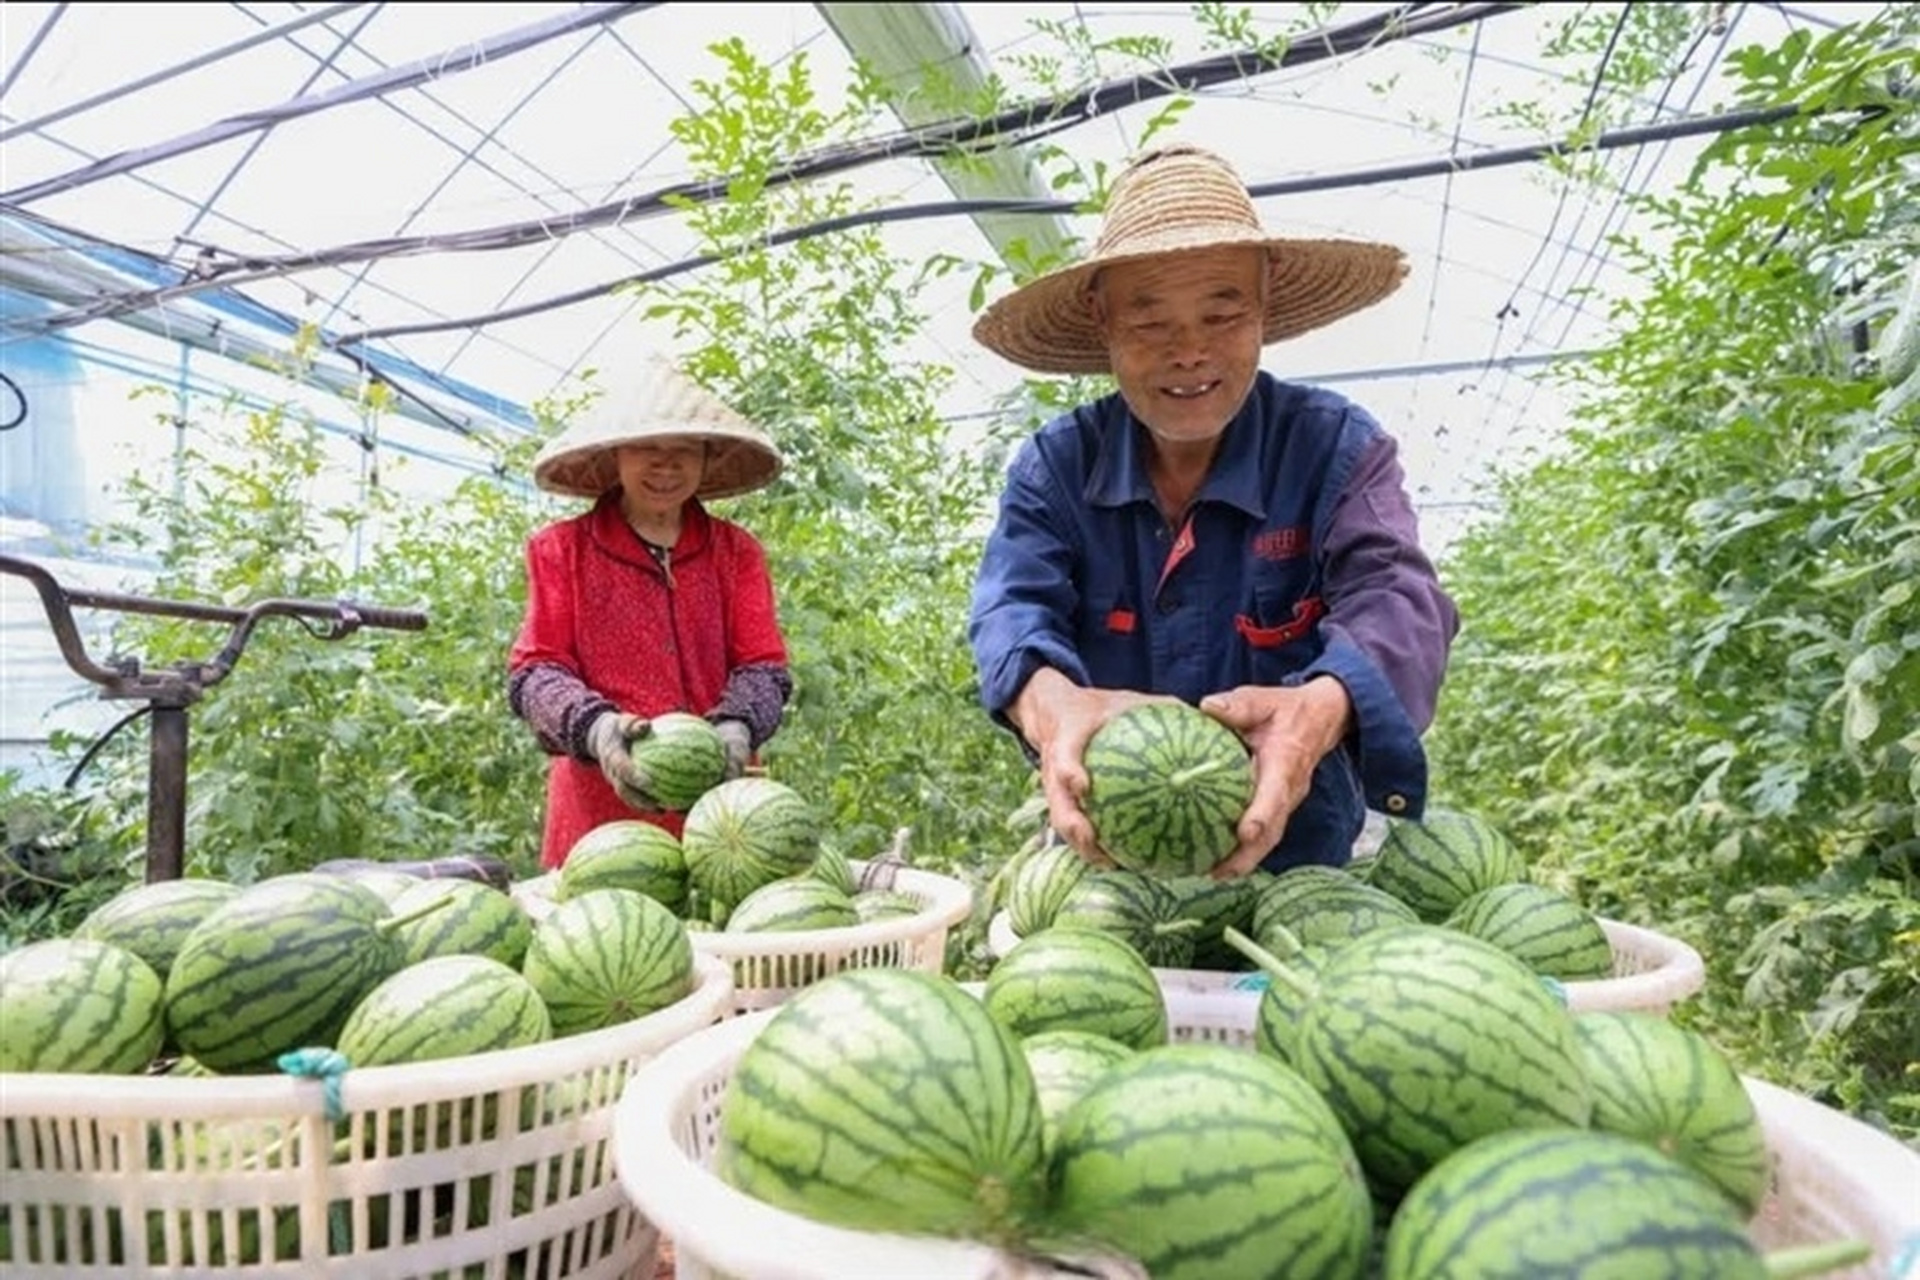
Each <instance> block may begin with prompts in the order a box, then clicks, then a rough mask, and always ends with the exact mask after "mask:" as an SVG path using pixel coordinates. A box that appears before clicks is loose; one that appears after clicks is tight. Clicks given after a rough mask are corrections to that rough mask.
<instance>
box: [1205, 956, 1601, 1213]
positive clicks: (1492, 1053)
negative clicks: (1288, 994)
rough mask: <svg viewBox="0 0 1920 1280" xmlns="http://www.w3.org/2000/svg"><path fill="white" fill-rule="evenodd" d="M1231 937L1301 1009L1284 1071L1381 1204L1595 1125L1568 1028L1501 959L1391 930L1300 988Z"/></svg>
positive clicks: (1562, 1012)
mask: <svg viewBox="0 0 1920 1280" xmlns="http://www.w3.org/2000/svg"><path fill="white" fill-rule="evenodd" d="M1229 936H1230V937H1232V938H1233V939H1234V941H1235V945H1236V946H1240V947H1243V949H1244V953H1245V954H1246V955H1247V956H1248V957H1249V958H1250V959H1252V960H1254V961H1255V962H1256V963H1258V964H1259V965H1260V966H1261V968H1263V969H1265V970H1266V971H1267V972H1268V973H1269V974H1270V975H1271V976H1272V980H1273V981H1274V982H1287V983H1290V984H1291V985H1293V986H1294V988H1295V990H1296V992H1297V993H1299V994H1301V995H1302V996H1304V1003H1303V1004H1302V1006H1301V1009H1300V1012H1299V1016H1298V1018H1297V1020H1296V1022H1295V1025H1294V1033H1293V1042H1292V1044H1291V1045H1290V1046H1288V1049H1289V1054H1288V1057H1289V1060H1290V1061H1291V1062H1292V1064H1293V1066H1294V1067H1295V1069H1297V1070H1298V1071H1299V1072H1300V1075H1301V1076H1302V1078H1304V1079H1305V1080H1306V1081H1307V1083H1308V1084H1310V1085H1312V1086H1313V1087H1314V1088H1315V1089H1316V1090H1318V1091H1319V1092H1320V1094H1321V1095H1322V1096H1323V1097H1325V1098H1326V1099H1327V1101H1328V1103H1329V1104H1331V1105H1332V1107H1333V1109H1334V1113H1335V1114H1336V1115H1338V1116H1339V1117H1340V1121H1341V1123H1342V1124H1343V1125H1344V1126H1345V1127H1346V1130H1347V1132H1348V1133H1349V1134H1350V1135H1352V1137H1353V1141H1354V1147H1355V1149H1356V1150H1357V1151H1358V1152H1359V1153H1360V1160H1361V1163H1362V1164H1363V1165H1364V1166H1365V1168H1366V1170H1367V1175H1368V1178H1369V1180H1370V1181H1371V1182H1372V1183H1373V1184H1374V1186H1375V1189H1376V1191H1378V1192H1379V1193H1380V1194H1381V1196H1382V1198H1383V1199H1388V1200H1391V1199H1392V1198H1393V1197H1394V1196H1396V1195H1398V1194H1400V1193H1403V1192H1404V1191H1405V1190H1406V1189H1407V1188H1408V1187H1410V1186H1412V1185H1413V1184H1414V1182H1415V1181H1417V1180H1418V1179H1419V1177H1420V1176H1421V1175H1422V1174H1424V1173H1425V1172H1426V1171H1427V1170H1428V1169H1430V1168H1432V1167H1433V1166H1434V1165H1436V1164H1438V1163H1439V1162H1440V1161H1441V1160H1443V1159H1445V1158H1446V1157H1447V1156H1449V1155H1451V1154H1452V1153H1453V1152H1455V1151H1457V1150H1459V1149H1460V1148H1461V1147H1464V1146H1465V1145H1467V1144H1468V1143H1469V1142H1472V1141H1473V1140H1474V1139H1475V1138H1480V1137H1484V1136H1486V1135H1487V1134H1490V1133H1497V1132H1499V1131H1500V1130H1503V1129H1511V1128H1520V1127H1525V1126H1528V1125H1563V1126H1573V1127H1582V1128H1583V1127H1585V1126H1586V1124H1587V1123H1588V1121H1589V1120H1590V1118H1591V1117H1592V1113H1593V1093H1592V1089H1591V1086H1590V1085H1589V1084H1588V1081H1587V1074H1586V1066H1585V1064H1584V1062H1583V1061H1582V1060H1581V1055H1580V1047H1579V1040H1578V1037H1577V1035H1576V1034H1575V1031H1574V1026H1573V1023H1574V1019H1573V1015H1571V1014H1570V1013H1568V1011H1567V1010H1566V1008H1565V1007H1564V1006H1562V1005H1561V1004H1560V1002H1559V1001H1558V1000H1556V999H1555V998H1554V996H1553V995H1552V994H1551V993H1550V992H1549V991H1548V990H1547V989H1546V988H1545V987H1544V986H1543V985H1542V984H1541V982H1540V980H1539V978H1538V977H1536V976H1535V975H1534V973H1533V972H1532V971H1531V970H1529V969H1528V968H1527V967H1526V966H1525V965H1523V964H1521V963H1520V962H1519V961H1517V960H1515V959H1514V958H1513V957H1512V956H1510V955H1508V954H1507V953H1506V952H1504V951H1501V950H1500V949H1499V948H1498V947H1495V946H1492V945H1490V944H1488V943H1485V942H1482V941H1480V940H1479V939H1478V938H1472V937H1468V936H1467V935H1466V934H1463V933H1460V932H1457V931H1456V930H1452V929H1446V928H1442V927H1440V926H1437V925H1424V924H1410V925H1394V926H1390V927H1388V928H1384V929H1376V930H1374V931H1373V932H1371V933H1367V934H1363V935H1361V936H1360V937H1358V938H1355V939H1353V940H1352V941H1350V942H1346V943H1343V944H1341V945H1340V946H1339V947H1337V948H1335V949H1334V950H1332V951H1331V952H1329V953H1327V955H1326V958H1325V962H1324V963H1323V964H1322V965H1321V966H1320V970H1319V974H1318V975H1317V977H1316V978H1312V979H1302V978H1301V977H1300V975H1299V974H1298V973H1297V972H1296V971H1294V970H1292V969H1290V968H1289V967H1288V966H1287V965H1286V964H1285V963H1284V962H1282V961H1280V960H1278V959H1276V958H1275V957H1274V956H1272V955H1271V954H1270V953H1267V952H1265V951H1263V950H1262V949H1261V948H1259V947H1258V946H1256V945H1255V944H1253V943H1252V942H1251V941H1249V940H1248V939H1247V938H1246V937H1245V936H1244V935H1242V934H1239V933H1238V932H1237V931H1236V932H1234V933H1231V934H1229Z"/></svg>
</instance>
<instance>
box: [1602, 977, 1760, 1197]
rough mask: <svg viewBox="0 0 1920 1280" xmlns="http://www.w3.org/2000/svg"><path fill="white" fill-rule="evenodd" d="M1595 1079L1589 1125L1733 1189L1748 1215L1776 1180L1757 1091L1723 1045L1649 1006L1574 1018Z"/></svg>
mask: <svg viewBox="0 0 1920 1280" xmlns="http://www.w3.org/2000/svg"><path fill="white" fill-rule="evenodd" d="M1574 1029H1575V1030H1576V1032H1577V1033H1578V1034H1579V1037H1580V1055H1581V1059H1582V1061H1584V1062H1585V1063H1586V1068H1587V1078H1588V1080H1590V1081H1591V1082H1592V1085H1593V1122H1592V1127H1593V1128H1595V1129H1600V1130H1604V1131H1606V1132H1608V1133H1617V1134H1620V1135H1622V1136H1624V1137H1628V1138H1638V1139H1639V1140H1641V1141H1642V1142H1650V1143H1652V1144H1653V1145H1654V1146H1656V1147H1658V1148H1659V1149H1660V1150H1661V1151H1663V1152H1665V1153H1666V1154H1668V1155H1670V1156H1673V1157H1675V1158H1677V1159H1678V1160H1679V1161H1680V1162H1681V1163H1682V1164H1685V1165H1687V1166H1688V1167H1689V1168H1691V1169H1693V1170H1694V1171H1695V1172H1696V1173H1699V1174H1700V1175H1702V1176H1703V1177H1705V1178H1706V1179H1707V1180H1708V1181H1710V1182H1712V1183H1713V1184H1714V1185H1715V1186H1717V1187H1719V1188H1720V1190H1722V1191H1723V1192H1725V1193H1726V1195H1727V1198H1728V1199H1729V1200H1730V1201H1732V1202H1733V1205H1734V1207H1735V1208H1736V1209H1737V1210H1738V1211H1739V1213H1740V1215H1741V1216H1742V1217H1743V1218H1746V1217H1751V1216H1752V1215H1753V1214H1755V1213H1757V1212H1758V1211H1759V1209H1760V1205H1761V1202H1762V1201H1764V1200H1765V1199H1766V1197H1767V1192H1768V1191H1769V1190H1770V1189H1771V1188H1772V1184H1773V1159H1772V1156H1771V1153H1770V1152H1769V1151H1768V1149H1767V1137H1766V1132H1765V1130H1763V1129H1762V1128H1761V1125H1760V1116H1759V1113H1758V1112H1757V1111H1756V1110H1755V1109H1754V1105H1753V1098H1752V1097H1751V1096H1750V1095H1749V1094H1748V1093H1747V1090H1746V1086H1745V1085H1743V1084H1742V1083H1741V1082H1740V1076H1739V1074H1738V1073H1737V1072H1736V1071H1735V1070H1734V1068H1733V1065H1732V1064H1731V1063H1730V1062H1728V1060H1727V1058H1726V1055H1725V1054H1723V1053H1721V1052H1720V1049H1719V1047H1718V1046H1716V1045H1715V1044H1714V1043H1713V1042H1712V1041H1710V1040H1708V1039H1707V1038H1706V1037H1705V1036H1703V1035H1701V1034H1700V1033H1699V1032H1697V1031H1690V1030H1688V1029H1686V1028H1684V1027H1680V1026H1676V1025H1674V1024H1673V1023H1671V1022H1668V1021H1667V1020H1666V1019H1665V1018H1657V1017H1652V1016H1649V1015H1647V1014H1644V1013H1633V1012H1624V1011H1613V1010H1599V1009H1596V1010H1594V1011H1592V1012H1590V1013H1584V1014H1582V1015H1580V1016H1579V1017H1578V1018H1576V1019H1574Z"/></svg>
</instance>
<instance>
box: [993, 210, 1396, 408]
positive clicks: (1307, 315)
mask: <svg viewBox="0 0 1920 1280" xmlns="http://www.w3.org/2000/svg"><path fill="white" fill-rule="evenodd" d="M1136 243H1137V244H1139V246H1140V247H1139V248H1137V249H1133V250H1129V251H1128V252H1126V253H1116V254H1111V255H1108V256H1105V257H1094V258H1089V259H1087V260H1086V261H1083V262H1079V263H1076V264H1074V265H1073V266H1070V267H1063V268H1060V269H1059V270H1057V271H1053V272H1050V273H1048V274H1047V275H1044V276H1040V277H1038V278H1037V279H1034V280H1031V281H1028V282H1027V283H1026V284H1025V285H1023V286H1021V287H1020V288H1018V289H1016V290H1014V291H1013V292H1012V293H1010V294H1007V295H1006V296H1005V297H1003V298H1000V299H999V300H997V301H996V302H994V303H993V304H992V305H991V306H989V307H988V308H987V309H986V310H985V311H983V312H982V313H981V314H980V317H979V319H977V320H975V321H974V325H973V337H974V340H975V341H976V342H978V343H980V344H981V345H982V346H984V347H986V348H987V349H988V350H990V351H992V352H994V353H996V354H997V355H999V356H1001V357H1003V358H1005V359H1007V360H1010V361H1012V362H1013V363H1014V364H1017V365H1019V366H1021V367H1022V368H1025V369H1031V370H1033V371H1035V372H1036V373H1110V372H1111V371H1112V364H1111V362H1110V361H1109V359H1108V356H1107V344H1106V341H1105V340H1104V339H1103V338H1102V337H1101V336H1100V330H1099V327H1098V326H1097V325H1096V324H1095V322H1094V317H1093V310H1092V308H1091V307H1090V306H1089V305H1088V298H1087V291H1088V288H1089V286H1090V285H1091V284H1092V282H1093V277H1094V275H1095V274H1096V273H1097V272H1099V271H1100V270H1102V269H1103V268H1106V267H1111V266H1114V265H1116V264H1119V263H1124V262H1140V261H1144V260H1146V259H1149V258H1160V257H1165V256H1169V255H1176V254H1187V253H1198V252H1201V251H1203V250H1207V249H1219V248H1223V247H1231V246H1233V245H1248V246H1257V247H1261V248H1264V249H1265V250H1266V251H1267V276H1268V280H1267V313H1266V320H1265V325H1264V329H1263V332H1262V335H1261V344H1262V345H1263V346H1264V345H1267V344H1270V343H1274V342H1279V341H1281V340H1282V339H1285V338H1293V337H1298V336H1299V335H1301V334H1303V333H1307V332H1310V331H1311V330H1314V329H1318V328H1321V327H1323V326H1325V325H1329V324H1332V323H1333V322H1334V321H1336V320H1340V319H1343V318H1345V317H1346V316H1350V315H1352V314H1353V313H1354V312H1356V311H1361V310H1364V309H1365V308H1367V307H1370V306H1372V305H1373V304H1374V303H1376V302H1379V301H1381V300H1382V299H1384V298H1386V297H1387V296H1388V295H1389V294H1391V293H1392V292H1393V291H1394V290H1395V289H1398V288H1399V287H1400V283H1401V281H1402V280H1403V279H1405V278H1406V274H1407V260H1406V255H1405V254H1403V253H1402V252H1401V251H1400V250H1399V249H1397V248H1395V247H1394V246H1392V245H1387V244H1375V243H1371V242H1368V241H1360V240H1303V239H1297V238H1285V237H1271V236H1266V235H1263V234H1259V233H1256V232H1254V231H1251V230H1249V229H1247V228H1242V227H1234V226H1227V227H1219V228H1214V229H1212V230H1210V231H1208V232H1206V233H1204V234H1202V235H1196V234H1194V232H1193V230H1192V229H1190V228H1189V229H1182V230H1181V231H1180V232H1178V233H1175V234H1169V235H1167V236H1164V237H1161V238H1160V242H1158V243H1156V242H1155V239H1154V238H1153V237H1149V238H1147V239H1146V240H1145V241H1144V242H1141V241H1136Z"/></svg>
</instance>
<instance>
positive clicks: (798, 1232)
mask: <svg viewBox="0 0 1920 1280" xmlns="http://www.w3.org/2000/svg"><path fill="white" fill-rule="evenodd" d="M967 985H969V986H970V989H972V990H974V991H976V992H977V991H978V990H979V985H980V984H977V983H976V984H967ZM1162 987H1163V989H1164V990H1165V991H1166V995H1167V1009H1168V1015H1169V1023H1170V1026H1171V1030H1172V1035H1171V1038H1172V1039H1173V1040H1176V1041H1188V1040H1227V1041H1229V1042H1233V1043H1247V1042H1248V1041H1249V1040H1250V1037H1246V1038H1242V1037H1237V1036H1233V1035H1225V1036H1223V1035H1220V1034H1217V1032H1218V1031H1219V1029H1220V1026H1221V1024H1220V1021H1219V1016H1220V1010H1218V1009H1214V1008H1210V1007H1209V1004H1208V999H1209V997H1211V996H1213V995H1216V994H1217V993H1215V992H1202V993H1197V994H1196V993H1194V992H1192V991H1190V990H1187V989H1185V988H1183V987H1182V985H1181V983H1180V981H1179V979H1178V978H1175V979H1173V980H1171V981H1168V980H1166V979H1165V978H1164V976H1163V981H1162ZM776 1013H777V1010H765V1011H763V1012H760V1013H754V1014H749V1015H747V1016H745V1017H741V1018H736V1019H732V1020H730V1021H728V1022H726V1023H724V1024H722V1025H720V1026H717V1027H713V1028H711V1029H709V1030H706V1031H703V1032H701V1033H699V1034H698V1035H695V1036H693V1037H690V1038H689V1039H688V1040H686V1041H685V1042H683V1043H681V1044H678V1045H675V1046H674V1047H673V1048H671V1049H669V1050H667V1051H666V1052H665V1053H662V1054H661V1055H660V1056H659V1057H658V1058H656V1059H655V1060H654V1061H653V1062H651V1063H649V1064H648V1065H647V1066H646V1067H645V1068H643V1069H642V1070H641V1071H640V1072H639V1074H637V1075H636V1076H635V1077H634V1080H633V1083H632V1085H631V1086H630V1087H629V1088H628V1090H627V1092H626V1095H625V1096H624V1097H623V1098H622V1099H621V1101H620V1105H619V1107H618V1108H617V1110H616V1113H615V1117H614V1138H613V1145H614V1165H615V1169H616V1171H617V1172H618V1175H619V1178H620V1182H621V1184H622V1185H623V1186H624V1187H626V1189H627V1191H628V1193H629V1194H630V1195H631V1196H632V1197H633V1199H634V1201H635V1203H636V1204H637V1205H638V1206H639V1207H640V1210H641V1212H642V1213H644V1214H645V1215H646V1216H647V1217H648V1218H649V1219H650V1220H651V1221H653V1222H654V1223H656V1224H658V1226H659V1228H660V1230H661V1231H662V1233H663V1234H664V1235H666V1236H667V1237H669V1238H670V1239H671V1240H672V1241H673V1249H674V1257H675V1261H676V1265H677V1268H678V1269H677V1271H676V1272H675V1275H676V1276H677V1277H678V1280H724V1278H726V1277H736V1278H738V1280H902V1278H904V1277H913V1278H914V1280H1013V1278H1014V1277H1019V1278H1020V1280H1065V1278H1066V1277H1067V1276H1069V1275H1073V1276H1084V1274H1085V1273H1084V1272H1081V1271H1073V1272H1068V1271H1063V1270H1060V1269H1058V1268H1055V1267H1049V1266H1047V1265H1046V1264H1044V1263H1042V1262H1038V1261H1035V1260H1032V1259H1024V1258H1018V1257H1014V1256H1011V1255H1008V1254H1006V1253H1003V1252H1001V1251H999V1250H996V1249H992V1248H989V1247H987V1246H985V1245H980V1244H972V1243H965V1242H959V1241H950V1240H931V1239H915V1238H909V1237H902V1236H890V1235H880V1234H874V1233H865V1232H856V1231H848V1230H844V1229H842V1228H837V1227H829V1226H825V1225H823V1224H820V1223H817V1222H813V1221H810V1220H808V1219H806V1218H803V1217H800V1216H798V1215H796V1214H792V1213H788V1212H786V1211H784V1210H781V1209H776V1208H774V1207H773V1206H771V1205H768V1204H765V1203H763V1202H761V1201H759V1200H755V1199H753V1198H752V1197H750V1196H746V1195H743V1194H741V1193H740V1192H737V1191H735V1190H733V1189H732V1188H731V1187H729V1186H727V1185H726V1184H725V1183H723V1182H722V1181H721V1180H720V1179H719V1178H718V1177H717V1176H715V1175H714V1174H713V1173H712V1172H711V1171H710V1170H709V1169H708V1167H707V1162H708V1160H709V1159H710V1158H711V1156H712V1153H713V1148H714V1145H715V1142H716V1140H717V1137H718V1132H719V1117H720V1108H721V1104H722V1101H723V1100H724V1098H725V1096H726V1089H727V1082H728V1080H729V1078H730V1077H731V1074H732V1071H733V1067H734V1064H735V1063H736V1062H737V1061H738V1060H739V1058H740V1055H741V1053H743V1052H744V1051H745V1049H746V1047H747V1045H748V1043H749V1042H751V1041H752V1039H753V1037H754V1036H755V1035H757V1034H759V1031H760V1029H761V1027H763V1026H765V1025H766V1023H767V1021H768V1020H769V1019H771V1018H772V1017H773V1016H774V1015H775V1014H776ZM1746 1084H1747V1088H1748V1091H1749V1093H1750V1094H1751V1096H1752V1097H1753V1100H1754V1104H1755V1106H1756V1108H1757V1109H1758V1110H1759V1113H1760V1118H1761V1122H1762V1124H1763V1125H1764V1126H1765V1128H1766V1132H1767V1137H1768V1141H1769V1143H1770V1144H1771V1146H1772V1149H1773V1151H1774V1153H1775V1157H1776V1160H1777V1162H1778V1166H1779V1167H1778V1172H1777V1175H1776V1179H1775V1188H1774V1191H1773V1193H1772V1195H1771V1196H1769V1198H1768V1200H1767V1202H1766V1203H1765V1205H1763V1206H1762V1208H1761V1210H1760V1212H1759V1214H1758V1215H1757V1216H1756V1217H1755V1218H1754V1219H1753V1221H1752V1224H1751V1226H1750V1232H1751V1234H1752V1236H1753V1238H1754V1240H1755V1241H1756V1242H1757V1243H1759V1244H1760V1245H1761V1246H1762V1247H1763V1248H1776V1247H1780V1246H1783V1245H1790V1244H1808V1243H1815V1242H1819V1241H1824V1240H1831V1239H1838V1238H1848V1237H1857V1238H1861V1239H1865V1240H1868V1241H1870V1242H1871V1243H1872V1245H1873V1247H1874V1250H1875V1253H1874V1257H1873V1259H1872V1260H1871V1262H1869V1263H1867V1264H1863V1265H1861V1266H1858V1267H1855V1268H1852V1269H1850V1270H1847V1271H1841V1272H1833V1273H1830V1274H1829V1280H1912V1277H1911V1276H1910V1275H1898V1274H1896V1273H1895V1272H1894V1270H1893V1267H1894V1260H1895V1259H1896V1258H1898V1257H1900V1256H1901V1254H1900V1250H1901V1249H1902V1248H1903V1242H1906V1243H1908V1244H1910V1243H1911V1242H1912V1241H1913V1239H1914V1235H1915V1233H1916V1232H1920V1153H1916V1152H1913V1151H1909V1150H1907V1149H1906V1148H1905V1147H1903V1146H1901V1145H1900V1144H1899V1143H1898V1142H1895V1141H1894V1140H1893V1139H1891V1138H1889V1137H1887V1136H1885V1135H1884V1134H1882V1133H1880V1132H1879V1131H1878V1130H1875V1129H1872V1128H1870V1127H1868V1126H1866V1125H1864V1124H1861V1123H1860V1122H1859V1121H1857V1120H1853V1119H1851V1118H1849V1117H1847V1116H1844V1115H1841V1114H1840V1113H1839V1112H1836V1111H1833V1110H1831V1109H1830V1108H1827V1107H1823V1106H1820V1105H1819V1104H1817V1103H1814V1102H1812V1101H1809V1100H1808V1099H1805V1098H1802V1097H1799V1096H1797V1095H1795V1094H1792V1093H1788V1092H1786V1091H1785V1090H1782V1089H1779V1088H1777V1087H1775V1086H1773V1085H1770V1084H1767V1083H1765V1082H1763V1081H1759V1080H1753V1079H1748V1080H1746Z"/></svg>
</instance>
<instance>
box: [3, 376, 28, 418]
mask: <svg viewBox="0 0 1920 1280" xmlns="http://www.w3.org/2000/svg"><path fill="white" fill-rule="evenodd" d="M0 386H5V387H6V389H7V396H8V398H9V400H11V402H12V408H11V409H10V410H9V411H8V413H7V416H6V418H5V419H4V420H0V431H11V430H13V429H14V428H15V427H17V426H19V425H20V424H21V423H23V422H25V421H26V420H27V393H26V392H24V391H22V390H21V389H20V384H19V383H17V382H15V381H14V380H13V378H12V377H11V376H10V375H8V374H7V373H6V371H4V370H0Z"/></svg>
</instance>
